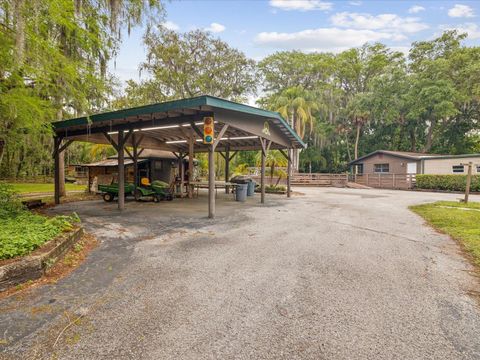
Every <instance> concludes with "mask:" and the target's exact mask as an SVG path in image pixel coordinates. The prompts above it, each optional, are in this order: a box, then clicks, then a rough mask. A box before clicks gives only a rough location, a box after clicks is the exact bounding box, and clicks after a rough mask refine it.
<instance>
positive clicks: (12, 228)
mask: <svg viewBox="0 0 480 360" xmlns="http://www.w3.org/2000/svg"><path fill="white" fill-rule="evenodd" d="M78 221H79V218H78V216H76V215H73V216H55V217H52V218H47V217H45V216H41V215H37V214H33V213H31V212H29V211H26V210H25V211H21V212H19V213H16V214H11V216H10V217H1V218H0V259H9V258H12V257H15V256H22V255H26V254H28V253H30V252H32V251H33V250H35V249H36V248H38V247H39V246H41V245H42V244H44V243H45V242H47V241H49V240H51V239H54V238H55V237H56V236H58V235H59V234H61V233H62V232H64V231H69V230H71V229H72V228H73V224H74V223H75V222H78Z"/></svg>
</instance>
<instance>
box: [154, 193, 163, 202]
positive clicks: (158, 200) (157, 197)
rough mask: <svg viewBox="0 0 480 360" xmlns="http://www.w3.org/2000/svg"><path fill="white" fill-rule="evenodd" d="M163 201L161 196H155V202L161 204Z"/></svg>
mask: <svg viewBox="0 0 480 360" xmlns="http://www.w3.org/2000/svg"><path fill="white" fill-rule="evenodd" d="M161 200H162V199H161V198H160V195H153V202H156V203H158V202H160V201H161Z"/></svg>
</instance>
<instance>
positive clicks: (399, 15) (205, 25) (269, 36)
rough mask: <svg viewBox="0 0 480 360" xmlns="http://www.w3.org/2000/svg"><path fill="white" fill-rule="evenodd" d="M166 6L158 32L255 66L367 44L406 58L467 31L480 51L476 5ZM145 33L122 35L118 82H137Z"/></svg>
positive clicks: (302, 0)
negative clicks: (281, 56)
mask: <svg viewBox="0 0 480 360" xmlns="http://www.w3.org/2000/svg"><path fill="white" fill-rule="evenodd" d="M165 7H166V16H165V20H164V22H163V26H166V27H168V28H170V29H173V30H176V31H180V32H184V31H190V30H194V29H204V30H208V31H210V32H211V33H212V34H214V35H215V36H217V37H219V38H221V39H222V40H224V41H226V42H227V43H228V44H229V45H230V46H232V47H235V48H237V49H239V50H241V51H243V52H244V53H245V54H246V55H247V56H248V57H250V58H253V59H255V60H257V61H258V60H261V59H263V58H264V57H265V56H268V55H269V54H272V53H274V52H276V51H281V50H293V49H296V50H301V51H305V52H311V51H325V52H340V51H342V50H345V49H349V48H351V47H359V46H361V45H363V44H364V43H366V42H382V43H384V44H386V45H388V46H390V47H391V48H393V49H396V50H399V51H403V52H408V49H409V47H410V44H411V43H412V42H413V41H418V40H430V39H433V38H434V37H435V36H438V35H439V34H441V33H442V31H443V30H445V29H459V30H461V31H462V32H467V33H468V35H469V37H468V40H467V41H466V44H468V45H477V46H479V45H480V0H476V1H434V0H429V1H401V0H390V1H380V0H370V1H368V0H350V1H347V0H346V1H335V0H265V1H263V0H247V1H246V0H171V1H169V2H166V4H165ZM143 33H144V28H142V27H138V28H136V29H134V31H132V33H131V34H130V36H128V37H127V36H125V38H124V39H123V42H122V45H121V48H120V51H119V53H118V55H117V57H116V59H115V60H114V61H112V62H111V64H110V70H111V72H112V73H113V74H115V75H116V76H117V77H118V78H119V79H120V80H121V81H122V82H124V81H126V80H129V79H133V80H136V81H138V80H139V79H142V77H140V76H139V71H138V68H139V65H140V63H142V62H143V61H145V58H146V51H145V48H144V46H143V43H142V35H143ZM142 76H143V78H144V76H145V75H142Z"/></svg>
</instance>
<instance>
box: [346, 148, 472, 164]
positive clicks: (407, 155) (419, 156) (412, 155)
mask: <svg viewBox="0 0 480 360" xmlns="http://www.w3.org/2000/svg"><path fill="white" fill-rule="evenodd" d="M377 154H385V155H391V156H396V157H399V158H403V159H408V160H415V161H419V160H436V159H455V158H459V159H461V158H468V157H479V158H480V154H462V155H440V154H426V153H416V152H408V151H390V150H376V151H374V152H371V153H370V154H367V155H364V156H361V157H359V158H358V159H356V160H353V161H351V162H350V163H349V165H353V164H356V163H358V162H359V161H362V160H364V159H366V158H369V157H371V156H374V155H377Z"/></svg>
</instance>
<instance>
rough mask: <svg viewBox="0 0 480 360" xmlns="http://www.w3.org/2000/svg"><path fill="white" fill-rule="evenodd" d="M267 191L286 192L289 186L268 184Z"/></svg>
mask: <svg viewBox="0 0 480 360" xmlns="http://www.w3.org/2000/svg"><path fill="white" fill-rule="evenodd" d="M265 191H268V192H285V191H287V188H286V187H285V186H283V185H268V186H265Z"/></svg>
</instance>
